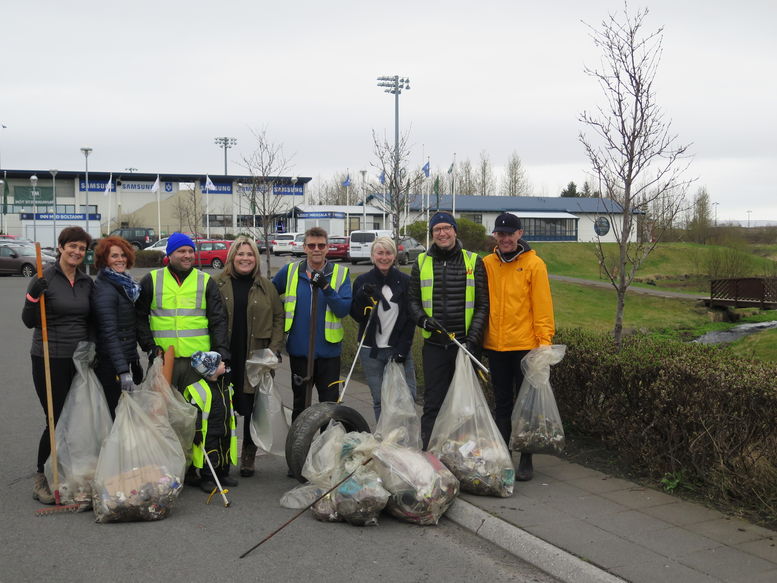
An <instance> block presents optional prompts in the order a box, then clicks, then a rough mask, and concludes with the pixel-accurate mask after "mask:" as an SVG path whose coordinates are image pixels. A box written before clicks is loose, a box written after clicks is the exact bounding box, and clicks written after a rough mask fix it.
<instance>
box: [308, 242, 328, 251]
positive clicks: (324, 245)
mask: <svg viewBox="0 0 777 583" xmlns="http://www.w3.org/2000/svg"><path fill="white" fill-rule="evenodd" d="M305 247H307V248H308V249H310V250H311V251H312V250H313V249H318V250H319V251H323V250H324V249H326V248H327V247H329V243H305Z"/></svg>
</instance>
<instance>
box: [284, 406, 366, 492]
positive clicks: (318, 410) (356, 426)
mask: <svg viewBox="0 0 777 583" xmlns="http://www.w3.org/2000/svg"><path fill="white" fill-rule="evenodd" d="M330 421H339V422H340V423H342V424H343V427H344V428H345V431H346V432H351V431H364V432H366V433H369V432H370V426H369V424H368V423H367V421H365V419H364V417H362V416H361V413H359V412H358V411H356V410H355V409H351V408H350V407H346V406H345V405H339V404H338V403H329V402H325V403H316V404H315V405H311V406H310V407H308V408H307V409H305V410H304V411H303V412H302V413H300V414H299V416H298V417H297V418H296V419H295V420H294V422H293V423H292V424H291V427H290V428H289V433H288V435H286V463H287V464H288V466H289V470H290V471H291V473H292V474H293V475H294V477H295V478H297V480H299V481H300V482H304V481H305V479H304V478H303V477H302V466H304V465H305V460H306V459H307V457H308V451H310V444H311V443H313V440H314V439H315V437H316V435H317V434H318V432H319V431H320V430H321V429H323V428H325V427H326V426H327V425H328V424H329V422H330Z"/></svg>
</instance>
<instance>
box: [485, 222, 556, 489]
mask: <svg viewBox="0 0 777 583" xmlns="http://www.w3.org/2000/svg"><path fill="white" fill-rule="evenodd" d="M494 237H495V238H496V242H497V246H496V248H495V249H494V252H493V253H492V254H491V255H488V256H487V257H486V258H485V259H484V260H483V263H484V265H485V267H486V273H487V275H488V294H489V305H490V312H489V316H488V328H487V329H486V335H485V339H484V342H483V348H484V349H485V350H486V352H487V354H488V360H489V364H490V369H491V380H492V383H493V385H494V399H495V402H496V411H495V413H496V414H495V419H494V420H495V421H496V425H497V427H498V428H499V431H500V433H501V434H502V437H504V440H505V443H507V444H508V445H509V444H510V431H511V429H512V428H511V422H510V417H511V415H512V411H513V405H514V404H515V398H516V396H517V395H518V390H519V389H520V388H521V383H522V382H523V372H521V359H522V358H523V357H524V356H526V353H527V352H529V351H530V350H532V349H534V348H537V347H539V346H545V345H550V344H551V343H552V340H553V334H554V332H555V322H554V320H553V300H552V298H551V295H550V282H549V281H548V270H547V268H546V267H545V262H544V261H543V260H542V259H540V258H539V257H538V256H537V253H536V252H535V251H533V250H532V249H531V248H530V247H529V244H528V243H527V242H526V241H524V240H523V239H522V238H521V237H523V229H522V228H521V221H520V219H519V218H518V217H516V216H515V215H513V214H511V213H502V214H501V215H499V216H498V217H497V218H496V222H495V225H494ZM533 473H534V468H533V466H532V454H531V453H528V452H521V459H520V461H519V463H518V471H517V472H516V479H518V480H520V481H528V480H531V479H532V475H533Z"/></svg>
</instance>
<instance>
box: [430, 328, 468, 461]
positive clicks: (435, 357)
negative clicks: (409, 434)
mask: <svg viewBox="0 0 777 583" xmlns="http://www.w3.org/2000/svg"><path fill="white" fill-rule="evenodd" d="M458 352H459V348H458V346H456V345H455V344H449V345H448V346H447V347H443V346H439V345H437V344H432V343H431V342H424V346H423V349H422V351H421V354H422V356H423V361H424V411H423V414H422V415H421V441H422V444H423V448H424V449H426V448H427V446H428V445H429V439H430V438H431V437H432V429H434V422H435V421H436V420H437V414H438V413H439V412H440V407H442V403H443V401H444V400H445V395H447V394H448V387H449V386H450V384H451V381H452V380H453V373H454V372H455V370H456V355H457V354H458Z"/></svg>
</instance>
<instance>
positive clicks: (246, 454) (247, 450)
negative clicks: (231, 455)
mask: <svg viewBox="0 0 777 583" xmlns="http://www.w3.org/2000/svg"><path fill="white" fill-rule="evenodd" d="M255 460H256V444H254V442H253V441H252V440H251V439H244V440H243V449H242V451H241V452H240V475H241V476H243V477H244V478H250V477H251V476H253V475H254V461H255Z"/></svg>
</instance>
